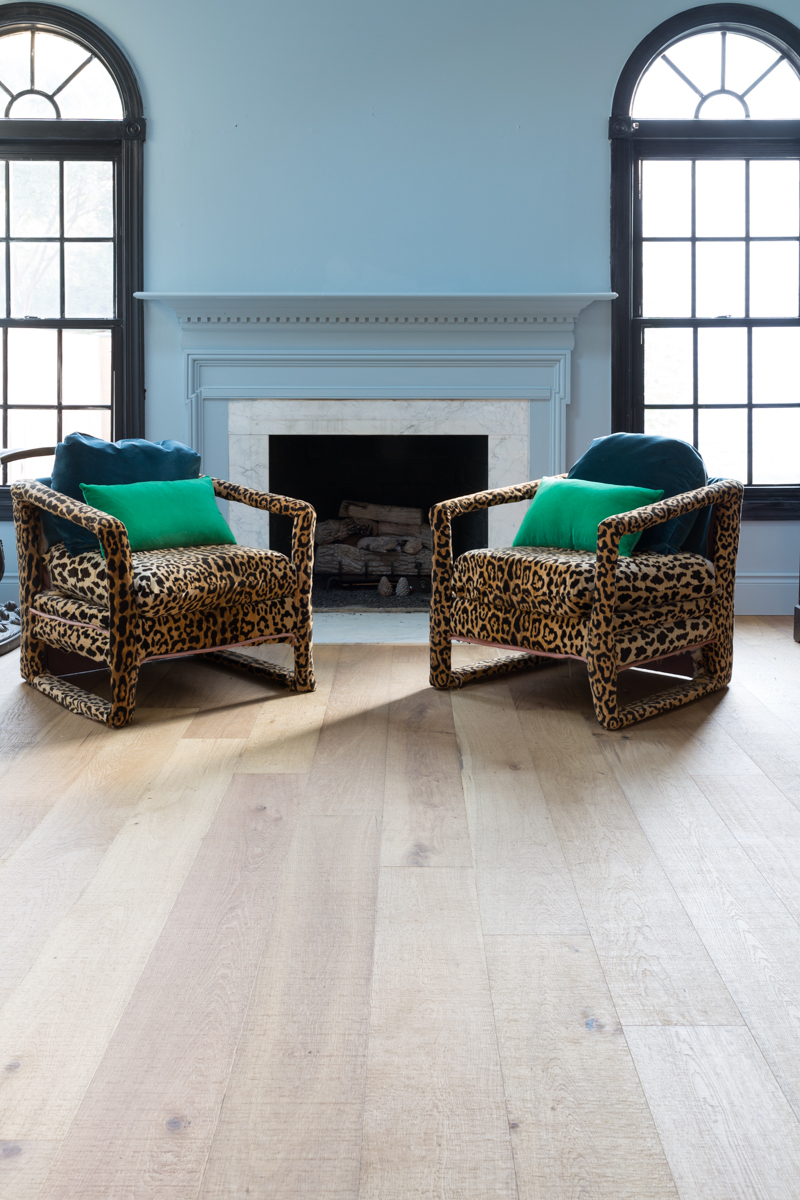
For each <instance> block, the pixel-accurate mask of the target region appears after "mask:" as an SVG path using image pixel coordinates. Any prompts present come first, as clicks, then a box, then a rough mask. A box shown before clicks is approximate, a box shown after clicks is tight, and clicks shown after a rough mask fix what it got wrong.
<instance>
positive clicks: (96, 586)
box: [11, 479, 316, 728]
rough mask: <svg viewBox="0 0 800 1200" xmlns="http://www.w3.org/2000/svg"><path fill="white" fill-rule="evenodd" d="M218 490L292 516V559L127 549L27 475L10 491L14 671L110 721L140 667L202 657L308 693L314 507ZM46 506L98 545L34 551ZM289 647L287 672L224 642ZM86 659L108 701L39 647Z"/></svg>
mask: <svg viewBox="0 0 800 1200" xmlns="http://www.w3.org/2000/svg"><path fill="white" fill-rule="evenodd" d="M213 483H214V491H215V493H216V495H217V496H219V497H221V498H222V499H225V500H230V501H234V502H238V503H242V504H248V505H251V506H252V507H256V508H261V509H266V510H268V511H269V512H275V513H278V514H280V515H283V516H289V517H292V518H293V522H294V524H293V533H292V557H291V561H290V560H289V559H287V558H286V557H285V556H284V555H281V554H277V553H275V552H272V551H264V550H249V549H248V548H247V547H243V546H221V547H209V546H203V547H192V548H188V549H182V550H181V549H179V550H174V551H143V552H138V553H136V554H132V553H131V550H130V545H129V543H128V535H127V532H126V530H125V526H124V525H123V524H122V522H121V521H118V520H116V518H114V517H111V516H108V515H107V514H106V513H101V512H99V511H98V510H96V509H93V508H90V507H89V505H86V504H81V503H80V502H79V501H77V500H73V499H71V498H70V497H68V496H64V495H62V494H61V493H59V492H54V491H53V490H52V489H51V488H48V487H46V486H45V485H44V484H41V483H38V482H37V481H35V480H19V481H18V482H16V483H14V484H13V485H12V487H11V495H12V500H13V504H14V522H15V527H16V534H17V551H18V557H19V564H20V609H21V616H22V631H21V632H22V637H21V658H20V667H21V671H22V675H23V678H25V679H26V680H27V682H28V683H29V684H30V685H31V686H32V687H35V688H37V689H38V690H39V691H41V692H43V693H44V694H45V695H48V696H50V697H51V698H52V699H55V700H58V702H59V703H61V704H63V705H64V706H65V707H66V708H69V709H71V710H72V711H73V712H77V713H79V714H80V715H82V716H86V717H90V718H91V719H92V720H97V721H103V722H104V723H106V724H108V725H111V726H113V727H115V728H116V727H119V726H122V725H125V724H127V723H128V722H129V721H130V720H131V718H132V716H133V712H134V707H135V696H136V683H137V678H138V673H139V668H140V666H141V664H142V663H143V662H145V661H147V660H148V659H152V658H161V657H172V656H175V655H184V654H199V653H206V652H209V653H210V654H211V656H212V657H213V658H214V660H215V661H219V662H223V663H225V664H226V665H227V666H232V667H235V668H237V669H240V670H246V671H249V672H250V673H254V674H258V675H261V676H264V677H266V678H269V679H272V680H276V681H278V682H280V683H283V684H285V685H286V686H289V687H291V688H293V689H294V690H295V691H298V692H309V691H313V690H314V687H315V683H314V671H313V662H312V628H311V575H312V568H313V545H314V525H315V522H316V514H315V513H314V510H313V508H312V507H311V505H310V504H306V503H305V502H304V501H301V500H292V499H289V498H288V497H285V496H273V495H270V494H268V493H265V492H256V491H253V490H252V489H250V488H244V487H239V486H238V485H236V484H232V483H228V482H226V481H224V480H216V479H215V480H214V481H213ZM42 511H47V512H50V513H53V514H54V515H55V516H60V517H65V518H66V519H67V520H70V521H73V522H74V523H75V524H78V525H81V526H83V528H85V529H89V530H90V531H92V532H93V533H95V534H96V535H97V537H98V538H99V540H100V543H101V545H102V546H103V550H104V552H105V560H104V559H103V557H102V556H101V555H100V554H99V553H88V554H81V555H77V556H75V558H72V559H70V558H69V556H68V555H66V554H65V553H64V551H63V547H52V548H51V549H50V551H49V552H47V553H46V554H45V553H44V552H43V551H42V548H41V547H42V541H41V528H40V525H41V518H40V514H41V512H42ZM265 641H284V642H290V643H291V644H292V646H293V649H294V669H293V670H292V671H286V670H283V669H282V668H278V667H273V666H271V665H270V664H268V663H262V662H260V661H258V660H256V659H252V658H248V657H247V656H246V655H241V654H239V655H237V654H235V653H234V652H233V651H232V650H231V649H230V647H231V646H236V645H242V644H257V643H259V642H265ZM48 646H53V647H56V648H59V649H62V650H67V651H72V652H75V653H78V654H82V655H84V656H85V657H87V658H89V659H91V660H93V661H95V662H98V663H101V664H103V665H105V666H107V667H108V668H109V669H110V671H111V697H112V698H111V701H110V702H109V701H106V700H102V699H101V698H100V697H98V696H94V695H92V694H91V693H89V692H85V691H83V690H82V689H81V688H79V687H76V686H75V685H74V684H72V683H70V682H68V681H67V680H63V679H58V678H56V677H55V676H53V675H51V674H50V673H49V672H48V670H47V665H46V648H47V647H48Z"/></svg>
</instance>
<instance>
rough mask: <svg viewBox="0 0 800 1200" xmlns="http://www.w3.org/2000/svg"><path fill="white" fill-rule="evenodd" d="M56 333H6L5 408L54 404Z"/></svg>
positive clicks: (50, 330) (24, 330)
mask: <svg viewBox="0 0 800 1200" xmlns="http://www.w3.org/2000/svg"><path fill="white" fill-rule="evenodd" d="M57 386H58V331H57V330H56V329H9V331H8V402H9V404H56V403H57V401H58V392H57Z"/></svg>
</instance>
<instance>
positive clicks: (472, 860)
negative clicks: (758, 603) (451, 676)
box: [0, 617, 800, 1200]
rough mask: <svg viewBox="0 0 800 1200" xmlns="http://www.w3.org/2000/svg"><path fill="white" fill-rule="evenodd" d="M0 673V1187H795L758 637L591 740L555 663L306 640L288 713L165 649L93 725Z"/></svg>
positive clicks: (786, 964)
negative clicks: (502, 662)
mask: <svg viewBox="0 0 800 1200" xmlns="http://www.w3.org/2000/svg"><path fill="white" fill-rule="evenodd" d="M259 653H260V654H261V655H262V656H263V657H266V658H272V659H273V661H279V662H280V661H284V659H285V655H286V653H287V652H284V650H283V649H282V648H277V649H276V648H273V649H271V650H263V651H260V652H259ZM457 656H458V657H459V659H460V660H461V661H464V662H466V661H469V659H470V658H471V657H474V651H473V650H472V649H470V648H467V647H462V648H459V649H458V650H457ZM16 657H17V656H16V655H14V654H11V655H7V656H6V657H5V658H3V659H0V722H2V724H1V725H0V729H1V730H2V734H1V735H0V1200H56V1198H58V1200H163V1198H168V1200H201V1198H202V1200H244V1198H246V1197H248V1198H251V1200H267V1198H270V1200H271V1198H275V1200H300V1198H306V1197H308V1198H309V1200H345V1198H352V1200H412V1198H414V1200H417V1198H420V1200H512V1198H514V1200H678V1198H680V1200H798V1197H800V646H798V645H795V643H794V642H793V641H792V637H791V626H790V622H789V620H788V619H786V620H783V619H776V618H754V617H751V618H742V619H741V620H740V621H739V622H738V629H737V652H736V658H735V669H734V681H733V684H732V686H731V688H730V689H729V691H728V692H727V693H723V694H719V695H717V696H713V697H711V698H709V699H707V700H705V701H703V702H701V703H698V704H695V705H692V706H690V707H688V708H686V709H682V710H680V711H679V712H676V713H671V714H667V715H666V716H663V717H660V718H658V719H656V720H653V721H649V722H646V723H644V724H642V725H639V726H636V727H634V728H633V729H628V730H626V731H625V732H623V733H620V734H609V733H606V732H604V731H603V730H602V729H601V728H600V727H599V726H598V725H597V724H596V722H595V721H594V718H593V716H592V712H591V705H590V702H589V693H588V686H587V683H586V678H585V673H584V672H583V671H582V669H581V668H580V666H579V665H577V664H568V663H566V664H563V665H558V666H554V667H552V668H551V669H549V670H544V671H541V672H539V673H530V674H524V675H520V676H517V677H513V678H511V679H508V678H507V679H505V680H504V679H500V680H496V681H493V682H488V683H484V684H480V685H476V686H473V687H471V688H467V689H465V690H463V691H460V692H454V693H452V694H449V693H448V694H442V693H437V692H434V691H432V690H431V689H430V688H429V687H428V684H427V656H426V648H425V647H422V646H420V647H416V646H397V647H391V646H376V645H372V646H342V647H336V646H321V647H319V648H318V650H317V652H316V655H315V658H316V665H317V675H318V679H319V688H318V691H317V692H316V693H315V694H314V695H312V696H305V697H304V696H291V695H287V694H286V693H284V692H283V691H281V690H280V689H278V688H277V687H272V686H271V685H265V684H263V683H261V682H259V681H257V680H254V679H249V678H247V677H245V676H237V675H235V674H231V673H228V672H226V671H224V670H222V669H219V668H216V667H214V666H211V665H208V664H204V663H203V662H201V661H187V660H180V661H178V662H176V663H174V664H172V665H170V664H165V663H160V664H156V665H154V666H153V667H152V668H151V669H149V670H146V671H145V672H144V674H143V678H142V682H141V686H140V694H139V707H138V709H137V715H136V719H135V721H134V723H133V725H132V726H131V727H130V728H128V729H125V730H121V731H119V732H111V731H109V730H107V729H104V728H102V727H100V726H97V725H93V724H91V723H90V722H87V721H84V720H81V719H80V718H78V717H75V716H72V715H71V714H69V713H66V712H64V711H63V710H61V709H59V708H58V707H57V706H56V705H55V704H53V703H52V702H50V701H49V700H47V699H46V698H45V697H43V696H40V695H39V694H38V693H36V692H33V691H31V690H30V689H29V688H27V687H25V686H24V685H23V684H22V683H21V682H20V680H19V677H18V674H17V662H16ZM654 682H657V680H655V677H654V676H652V675H650V676H648V675H645V674H643V673H633V672H630V673H628V674H627V676H626V677H625V688H626V689H627V691H628V692H629V693H631V694H633V693H641V692H642V691H643V690H646V689H647V688H651V687H652V686H653V684H654ZM96 684H97V686H98V690H102V687H103V683H102V680H101V679H100V677H98V679H97V680H96Z"/></svg>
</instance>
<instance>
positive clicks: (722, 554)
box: [595, 479, 744, 613]
mask: <svg viewBox="0 0 800 1200" xmlns="http://www.w3.org/2000/svg"><path fill="white" fill-rule="evenodd" d="M743 495H744V485H743V484H741V483H739V481H738V480H737V479H722V480H720V481H719V482H718V483H710V484H707V485H706V486H705V487H701V488H696V489H695V490H694V491H691V492H683V493H681V495H679V496H669V497H668V498H667V499H666V500H657V501H656V502H655V504H646V505H644V506H643V507H642V508H634V509H631V511H630V512H627V513H618V514H616V515H615V516H613V517H606V519H605V521H601V522H600V524H599V525H598V527H597V570H596V576H595V588H596V591H595V597H596V599H595V605H596V606H597V605H600V607H601V608H603V609H605V610H606V611H607V612H608V613H611V612H613V609H614V606H615V603H616V590H617V583H616V576H617V559H618V557H619V542H620V538H622V537H623V536H624V535H625V534H626V533H639V532H641V531H643V530H645V529H651V528H652V527H653V526H654V525H662V524H663V523H664V522H665V521H669V520H671V519H672V518H673V517H677V516H680V515H682V514H683V513H690V512H695V511H696V510H697V509H699V508H708V506H709V505H712V504H713V505H717V506H719V511H720V522H719V523H720V527H721V531H722V532H723V534H724V536H723V537H722V538H718V540H717V546H716V548H715V551H714V567H715V569H716V573H717V580H718V583H719V584H720V586H722V587H724V588H726V589H727V590H730V589H731V588H732V587H733V579H734V574H735V568H736V549H737V546H738V540H739V533H738V530H739V519H740V513H741V508H742V497H743Z"/></svg>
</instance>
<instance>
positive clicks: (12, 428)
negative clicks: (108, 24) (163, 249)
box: [0, 3, 145, 520]
mask: <svg viewBox="0 0 800 1200" xmlns="http://www.w3.org/2000/svg"><path fill="white" fill-rule="evenodd" d="M144 138H145V122H144V118H143V115H142V100H141V95H140V92H139V87H138V84H137V82H136V77H135V75H134V73H133V70H132V68H131V65H130V63H129V62H128V60H127V58H126V57H125V55H124V54H123V53H122V51H121V49H120V48H119V46H117V45H116V43H115V42H114V41H113V40H112V39H111V38H110V37H109V36H108V34H106V33H105V32H104V31H103V30H102V29H100V28H99V27H98V26H97V25H95V24H94V23H93V22H91V21H89V20H87V19H86V18H85V17H83V16H81V15H80V14H79V13H74V12H71V11H70V10H69V9H66V8H61V7H57V6H55V5H50V4H28V3H10V4H4V5H2V6H0V412H1V414H2V430H0V444H2V445H4V446H30V445H33V446H43V445H52V444H53V442H54V441H56V440H60V439H61V438H62V437H63V436H65V435H66V434H67V433H69V432H71V431H72V430H75V429H80V430H82V431H83V432H88V433H96V434H98V435H100V436H105V437H115V438H119V437H132V436H141V434H142V433H143V432H144V370H143V344H142V315H141V309H140V306H139V305H138V304H137V302H136V301H135V300H134V298H133V293H134V292H135V291H140V290H141V288H142V283H143V280H142V150H143V143H144ZM47 468H48V464H47V462H46V461H45V460H43V459H41V458H39V459H31V460H29V461H20V462H15V463H12V464H9V466H8V467H6V468H4V470H5V472H6V473H5V475H4V477H3V478H2V480H0V520H9V519H10V516H11V510H10V499H9V495H8V484H9V483H10V482H11V480H12V479H13V478H14V477H18V476H19V475H30V474H39V475H43V474H46V473H47Z"/></svg>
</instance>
